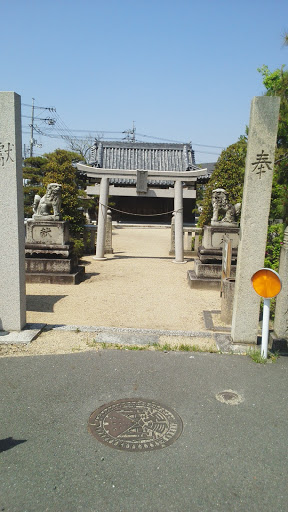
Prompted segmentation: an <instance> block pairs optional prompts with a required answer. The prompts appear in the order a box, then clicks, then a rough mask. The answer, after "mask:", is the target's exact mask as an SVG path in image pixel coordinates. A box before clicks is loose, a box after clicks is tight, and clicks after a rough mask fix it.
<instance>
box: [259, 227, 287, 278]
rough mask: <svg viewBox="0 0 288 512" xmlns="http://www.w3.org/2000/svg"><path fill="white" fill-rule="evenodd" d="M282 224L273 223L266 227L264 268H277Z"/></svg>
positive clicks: (282, 233)
mask: <svg viewBox="0 0 288 512" xmlns="http://www.w3.org/2000/svg"><path fill="white" fill-rule="evenodd" d="M283 237H284V224H273V225H272V226H269V228H268V234H267V244H266V252H265V261H264V266H265V268H271V269H272V270H276V272H277V270H278V268H279V258H280V250H281V246H282V244H283Z"/></svg>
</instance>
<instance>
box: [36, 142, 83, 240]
mask: <svg viewBox="0 0 288 512" xmlns="http://www.w3.org/2000/svg"><path fill="white" fill-rule="evenodd" d="M44 158H46V163H45V167H44V168H45V175H44V178H43V186H44V187H45V189H46V187H47V185H48V184H49V183H59V184H60V185H62V207H61V210H62V216H63V220H66V221H68V222H69V226H70V230H71V233H72V235H73V236H74V237H77V238H78V237H79V236H80V235H81V233H82V231H83V226H84V224H85V218H84V215H83V211H82V209H81V207H82V202H81V198H80V195H82V196H83V192H80V191H82V190H83V188H84V187H85V185H84V182H83V179H80V178H79V175H78V172H77V169H76V167H75V166H73V163H74V162H78V161H80V160H83V158H82V157H81V156H80V155H79V154H78V153H74V152H71V151H65V150H64V149H56V150H55V151H54V152H53V153H46V154H45V155H44ZM44 192H45V190H44Z"/></svg>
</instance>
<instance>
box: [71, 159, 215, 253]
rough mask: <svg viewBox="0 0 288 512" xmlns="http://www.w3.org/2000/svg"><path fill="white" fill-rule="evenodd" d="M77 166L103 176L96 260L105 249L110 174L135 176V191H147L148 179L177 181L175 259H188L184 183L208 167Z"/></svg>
mask: <svg viewBox="0 0 288 512" xmlns="http://www.w3.org/2000/svg"><path fill="white" fill-rule="evenodd" d="M77 169H78V170H79V171H82V172H85V174H86V175H87V176H88V178H96V179H100V180H101V181H100V197H99V211H98V228H97V243H96V256H95V259H96V260H103V259H105V257H104V251H105V233H106V219H107V208H108V196H109V178H117V179H127V178H128V179H136V180H137V182H136V192H137V194H139V195H142V196H143V195H145V193H146V192H147V190H148V185H147V181H148V178H149V179H151V180H155V181H157V180H159V181H161V180H163V179H165V180H169V181H174V212H175V260H173V263H186V262H185V261H184V247H183V183H182V182H193V181H196V178H197V176H201V175H203V172H205V170H206V169H198V170H195V171H184V172H178V171H153V170H145V171H144V170H138V169H137V170H132V171H131V170H129V171H128V170H123V169H101V168H100V169H99V168H96V167H91V166H89V165H85V164H81V163H77Z"/></svg>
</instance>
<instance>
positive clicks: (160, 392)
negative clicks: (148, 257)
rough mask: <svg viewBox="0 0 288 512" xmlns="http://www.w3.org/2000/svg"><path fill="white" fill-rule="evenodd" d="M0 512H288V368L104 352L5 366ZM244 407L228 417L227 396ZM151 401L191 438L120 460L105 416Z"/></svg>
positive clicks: (10, 360) (5, 361)
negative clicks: (99, 420)
mask: <svg viewBox="0 0 288 512" xmlns="http://www.w3.org/2000/svg"><path fill="white" fill-rule="evenodd" d="M0 366H1V374H0V375H1V376H0V382H1V405H2V407H1V410H2V415H1V416H2V420H1V447H2V450H3V451H2V453H1V455H0V457H1V463H2V464H1V469H2V475H1V480H0V482H1V483H0V496H1V498H0V510H1V511H5V512H44V511H45V512H46V511H47V512H58V511H59V512H60V511H61V512H78V511H79V512H80V511H84V512H90V511H91V512H102V511H103V512H104V511H105V512H110V511H111V512H112V511H113V512H136V511H137V512H142V511H143V512H144V511H145V512H162V511H163V512H164V511H165V512H167V511H171V512H186V511H187V512H191V511H192V512H194V511H197V512H198V511H199V512H213V511H225V512H226V511H227V512H231V511H235V512H240V511H241V512H244V511H245V512H247V511H249V512H253V511H255V512H256V511H257V512H258V511H261V512H271V511H277V512H281V511H283V512H284V511H286V510H287V502H288V489H287V470H288V457H287V400H288V399H287V389H286V388H287V386H286V382H287V372H288V359H287V358H285V357H280V358H279V359H278V360H277V361H276V363H274V364H268V363H267V364H266V365H260V364H256V363H254V362H253V361H252V360H251V359H250V358H249V357H248V356H235V355H224V354H208V353H193V354H191V352H190V353H182V352H169V353H163V352H149V351H141V352H139V351H130V350H127V351H119V350H103V351H98V352H97V351H89V352H84V353H79V354H67V355H50V356H34V357H21V356H20V357H5V358H2V359H1V360H0ZM224 390H232V391H235V392H236V393H238V394H239V395H240V397H241V398H242V399H243V401H242V402H241V403H239V404H238V405H227V404H226V403H221V402H219V401H218V400H217V399H216V394H217V393H219V392H221V391H224ZM131 397H142V398H146V399H153V400H157V401H159V402H161V403H163V404H165V405H167V406H168V407H171V408H173V409H174V410H175V411H176V412H177V413H178V414H179V415H180V417H181V418H182V421H183V433H182V435H181V436H180V437H179V438H178V439H177V440H176V441H175V442H174V443H173V444H171V445H170V446H168V447H165V448H163V449H160V450H155V451H150V452H140V453H139V452H138V453H131V452H125V451H120V450H116V449H114V448H111V447H109V446H106V445H104V444H102V443H100V442H99V441H97V439H95V438H94V437H93V436H92V435H91V434H90V433H89V432H88V429H87V424H88V419H89V416H90V414H91V413H92V412H93V411H94V410H95V409H97V408H98V407H100V406H101V405H102V404H105V403H109V402H110V401H112V400H119V399H121V398H131Z"/></svg>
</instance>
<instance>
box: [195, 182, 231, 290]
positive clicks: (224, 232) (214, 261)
mask: <svg viewBox="0 0 288 512" xmlns="http://www.w3.org/2000/svg"><path fill="white" fill-rule="evenodd" d="M212 206H213V217H212V219H211V226H204V229H203V239H202V245H201V246H200V247H199V249H198V258H195V260H194V270H189V271H188V282H189V285H190V286H191V288H203V289H205V288H206V289H210V288H216V289H220V286H221V274H222V251H223V238H224V236H225V237H228V238H229V240H230V241H231V248H232V259H231V263H232V266H231V277H232V278H234V277H235V275H236V263H237V252H238V244H239V231H240V229H239V227H238V222H237V218H238V217H239V214H240V209H241V204H240V203H237V204H236V205H232V204H231V203H229V202H228V200H227V192H226V191H225V190H224V189H222V188H218V189H215V190H213V192H212ZM219 214H220V215H221V214H222V219H221V220H218V216H219Z"/></svg>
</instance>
